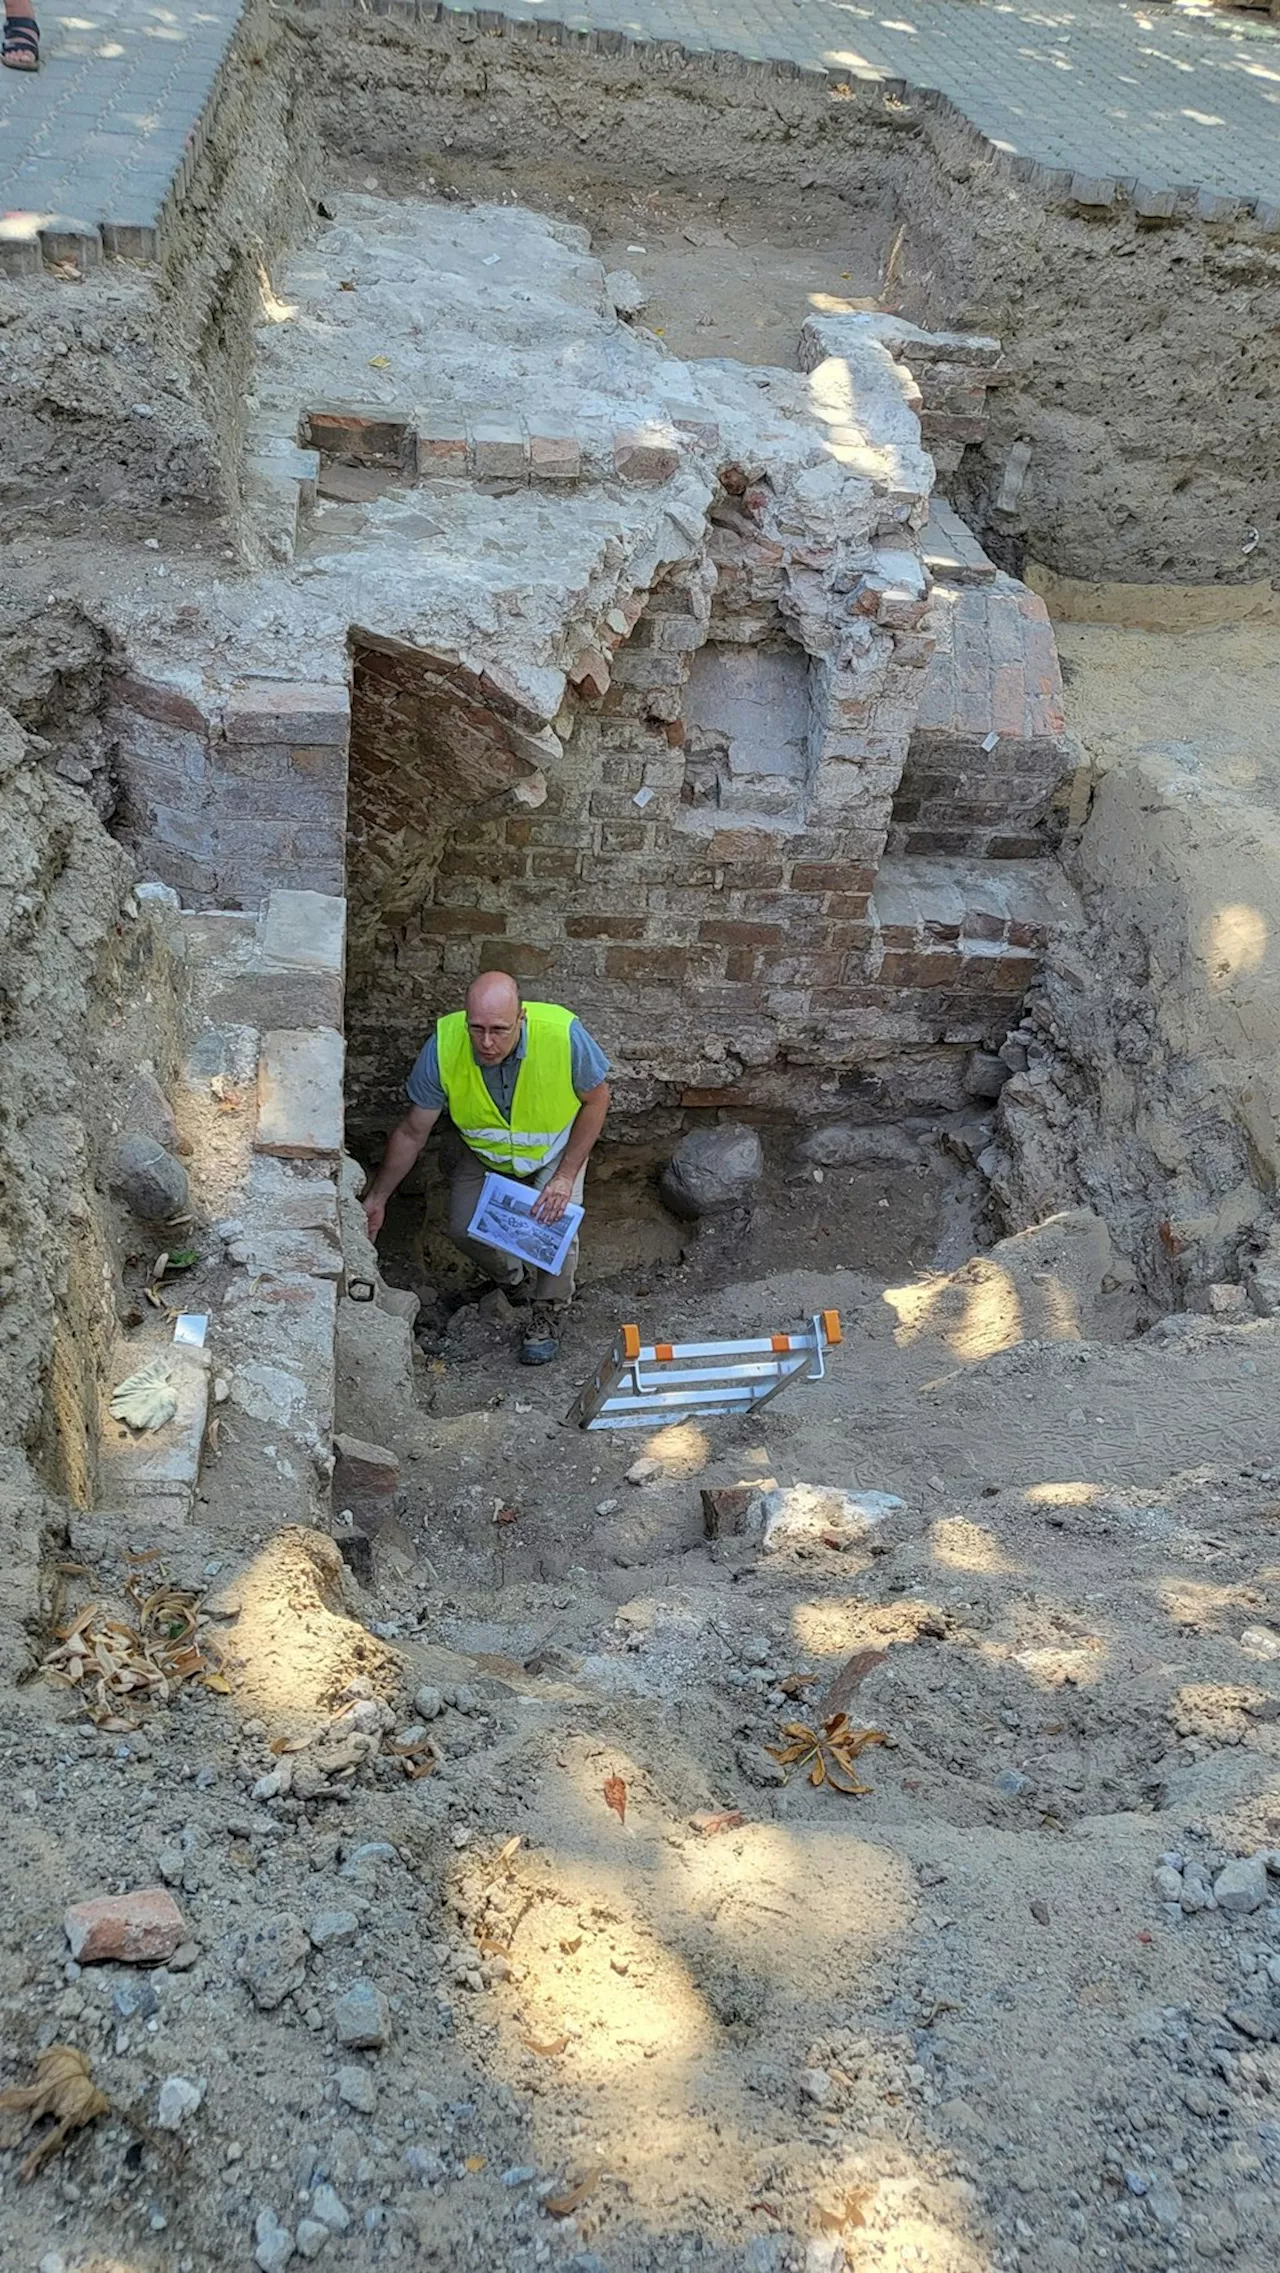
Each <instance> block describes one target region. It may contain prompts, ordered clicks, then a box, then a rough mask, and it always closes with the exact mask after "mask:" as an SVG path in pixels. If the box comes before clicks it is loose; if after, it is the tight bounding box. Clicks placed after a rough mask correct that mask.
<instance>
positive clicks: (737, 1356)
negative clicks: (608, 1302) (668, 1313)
mask: <svg viewBox="0 0 1280 2273" xmlns="http://www.w3.org/2000/svg"><path fill="white" fill-rule="evenodd" d="M842 1339H843V1336H842V1334H841V1331H840V1313H839V1311H837V1310H818V1311H815V1312H814V1315H813V1317H812V1318H811V1319H810V1321H809V1324H808V1326H807V1327H805V1328H804V1329H803V1331H802V1332H800V1333H798V1334H764V1335H759V1336H756V1337H754V1338H751V1339H748V1340H746V1341H740V1342H648V1343H644V1342H642V1341H641V1339H640V1329H639V1327H638V1326H623V1327H622V1328H621V1329H620V1331H619V1333H618V1337H617V1339H616V1341H615V1342H614V1344H613V1347H612V1349H611V1350H610V1351H609V1354H608V1356H607V1357H606V1358H605V1359H604V1360H603V1362H602V1364H601V1365H599V1366H598V1367H597V1369H596V1372H595V1374H594V1375H593V1377H592V1379H591V1380H590V1381H589V1382H588V1383H587V1385H586V1387H585V1389H584V1390H583V1391H582V1393H581V1395H580V1396H579V1397H577V1398H576V1399H575V1401H574V1403H573V1404H572V1405H571V1407H570V1409H569V1411H568V1412H567V1413H566V1415H565V1419H566V1421H570V1422H576V1423H577V1425H578V1427H579V1428H583V1429H643V1428H658V1427H662V1426H663V1425H665V1424H666V1423H668V1422H671V1421H685V1420H692V1419H694V1418H695V1417H696V1418H699V1419H701V1418H703V1417H704V1416H705V1417H708V1418H709V1417H711V1416H713V1415H715V1414H716V1413H754V1412H758V1411H759V1410H760V1407H761V1406H762V1405H767V1404H768V1403H769V1401H770V1399H771V1398H773V1397H776V1396H778V1395H779V1394H780V1392H781V1391H782V1390H784V1389H785V1388H786V1387H787V1385H788V1383H789V1382H792V1381H821V1380H822V1379H823V1377H824V1375H825V1373H826V1370H827V1368H826V1354H827V1351H828V1350H829V1349H833V1348H834V1347H835V1345H836V1344H837V1343H838V1342H839V1341H841V1340H842Z"/></svg>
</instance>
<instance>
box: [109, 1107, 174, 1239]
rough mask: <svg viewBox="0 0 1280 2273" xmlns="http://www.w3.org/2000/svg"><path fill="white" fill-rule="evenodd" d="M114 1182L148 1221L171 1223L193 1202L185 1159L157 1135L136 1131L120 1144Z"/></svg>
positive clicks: (130, 1205)
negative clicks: (160, 1140) (145, 1134)
mask: <svg viewBox="0 0 1280 2273" xmlns="http://www.w3.org/2000/svg"><path fill="white" fill-rule="evenodd" d="M111 1185H112V1189H113V1191H115V1192H116V1193H117V1194H118V1196H119V1198H120V1199H122V1200H123V1201H124V1203H125V1205H126V1207H128V1208H129V1209H131V1210H132V1212H133V1214H134V1215H136V1216H138V1217H140V1218H141V1220H142V1222H144V1223H168V1222H170V1221H171V1220H172V1218H173V1217H174V1216H175V1215H183V1214H185V1212H186V1210H187V1208H188V1206H189V1205H190V1199H191V1192H190V1186H189V1184H188V1182H187V1171H186V1169H185V1168H184V1167H183V1165H182V1162H181V1161H180V1160H175V1159H174V1158H173V1156H172V1154H171V1153H168V1152H166V1151H165V1149H164V1146H163V1145H162V1144H157V1142H156V1140H155V1138H154V1137H150V1136H143V1135H141V1134H140V1133H139V1132H138V1131H136V1130H135V1131H133V1132H132V1133H131V1134H130V1135H128V1136H124V1137H122V1138H121V1140H120V1142H119V1144H118V1145H117V1146H116V1150H115V1157H114V1159H113V1161H112V1164H111Z"/></svg>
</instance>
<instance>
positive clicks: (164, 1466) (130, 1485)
mask: <svg viewBox="0 0 1280 2273" xmlns="http://www.w3.org/2000/svg"><path fill="white" fill-rule="evenodd" d="M153 1358H154V1359H157V1360H163V1362H164V1364H165V1366H166V1368H167V1371H168V1375H169V1380H170V1382H171V1384H172V1386H173V1389H174V1392H175V1394H176V1396H177V1400H178V1403H177V1410H176V1411H175V1413H174V1414H173V1417H172V1419H170V1420H167V1421H166V1422H165V1423H164V1425H163V1427H161V1428H158V1429H148V1430H146V1431H143V1432H139V1433H137V1434H135V1432H134V1431H133V1430H132V1429H130V1428H129V1427H127V1426H126V1424H125V1423H124V1422H123V1421H117V1420H116V1419H114V1418H113V1416H112V1413H111V1393H112V1390H113V1389H114V1388H115V1387H116V1386H117V1385H118V1384H119V1383H120V1382H122V1381H124V1380H126V1379H127V1378H128V1376H129V1375H130V1374H133V1373H136V1372H138V1370H139V1369H140V1367H142V1366H143V1365H144V1364H147V1363H148V1362H149V1361H150V1360H151V1359H153ZM110 1381H111V1387H110V1388H109V1389H108V1390H107V1391H106V1392H105V1393H104V1396H103V1401H102V1417H101V1425H100V1434H99V1444H98V1465H99V1470H100V1474H101V1479H102V1490H103V1494H104V1496H105V1497H106V1498H107V1499H108V1501H112V1502H116V1503H129V1504H132V1503H133V1502H135V1501H137V1500H147V1501H148V1502H150V1501H152V1500H154V1499H156V1498H157V1497H158V1498H159V1500H160V1501H162V1502H163V1503H165V1511H167V1512H169V1513H171V1514H172V1517H173V1519H174V1520H176V1521H178V1522H183V1521H185V1520H186V1518H187V1515H188V1514H189V1511H190V1507H191V1501H192V1497H193V1494H194V1492H195V1487H196V1481H197V1478H198V1477H199V1473H200V1454H201V1451H202V1449H203V1446H204V1432H205V1427H206V1424H207V1421H208V1411H209V1367H208V1355H207V1352H206V1351H204V1350H196V1349H192V1348H189V1347H187V1346H185V1345H184V1344H182V1343H174V1342H172V1341H169V1340H165V1341H159V1340H147V1341H140V1340H134V1341H126V1340H124V1339H123V1337H122V1338H121V1339H120V1340H119V1341H118V1343H117V1345H116V1350H115V1356H114V1361H113V1365H112V1370H111V1376H110ZM170 1503H171V1504H170ZM156 1512H157V1513H160V1512H162V1510H161V1509H159V1508H157V1510H156Z"/></svg>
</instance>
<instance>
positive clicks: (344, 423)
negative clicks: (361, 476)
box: [306, 403, 413, 466]
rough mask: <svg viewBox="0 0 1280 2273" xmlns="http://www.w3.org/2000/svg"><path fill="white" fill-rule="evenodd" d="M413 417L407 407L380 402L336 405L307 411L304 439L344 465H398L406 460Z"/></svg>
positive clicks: (324, 454) (315, 448) (325, 455)
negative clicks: (397, 407)
mask: <svg viewBox="0 0 1280 2273" xmlns="http://www.w3.org/2000/svg"><path fill="white" fill-rule="evenodd" d="M412 423H413V421H412V418H411V415H410V413H409V412H408V411H407V410H386V409H384V408H383V407H382V405H381V404H378V403H373V404H361V405H357V404H350V405H347V404H344V405H342V406H337V405H335V406H334V407H332V408H331V409H328V410H313V411H309V412H308V413H307V419H306V426H307V440H308V443H309V444H310V447H311V448H312V449H313V450H318V451H319V452H320V455H321V457H323V458H337V460H338V461H339V463H340V464H341V465H346V466H400V465H403V464H404V463H405V458H406V453H407V450H408V437H409V430H410V427H411V426H412Z"/></svg>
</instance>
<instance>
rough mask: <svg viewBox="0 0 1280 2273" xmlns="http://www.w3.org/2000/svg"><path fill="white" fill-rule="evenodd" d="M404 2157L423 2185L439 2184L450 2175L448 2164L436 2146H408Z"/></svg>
mask: <svg viewBox="0 0 1280 2273" xmlns="http://www.w3.org/2000/svg"><path fill="white" fill-rule="evenodd" d="M404 2159H405V2162H406V2164H407V2166H408V2168H409V2169H410V2170H411V2171H412V2172H413V2175H414V2177H415V2178H416V2179H418V2180H420V2181H421V2183H422V2185H423V2186H438V2185H439V2183H440V2181H441V2179H442V2178H446V2177H447V2176H448V2165H447V2164H446V2163H445V2161H444V2159H443V2157H442V2156H440V2155H438V2154H437V2153H436V2151H435V2148H434V2147H406V2149H405V2156H404Z"/></svg>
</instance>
